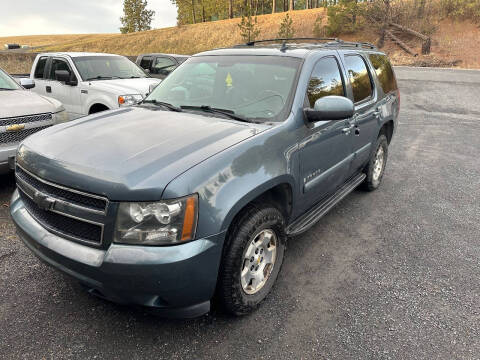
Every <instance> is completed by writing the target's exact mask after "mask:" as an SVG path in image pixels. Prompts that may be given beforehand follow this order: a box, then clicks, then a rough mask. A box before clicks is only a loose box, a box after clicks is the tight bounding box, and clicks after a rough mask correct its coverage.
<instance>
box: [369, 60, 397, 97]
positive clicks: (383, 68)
mask: <svg viewBox="0 0 480 360" xmlns="http://www.w3.org/2000/svg"><path fill="white" fill-rule="evenodd" d="M369 58H370V61H371V63H372V65H373V68H374V69H375V73H376V74H377V78H378V80H379V81H380V84H381V86H382V89H383V92H384V93H385V94H388V93H389V92H390V91H393V90H397V88H398V87H397V81H396V80H395V75H394V74H393V69H392V65H390V61H388V58H387V57H386V56H385V55H380V54H370V55H369Z"/></svg>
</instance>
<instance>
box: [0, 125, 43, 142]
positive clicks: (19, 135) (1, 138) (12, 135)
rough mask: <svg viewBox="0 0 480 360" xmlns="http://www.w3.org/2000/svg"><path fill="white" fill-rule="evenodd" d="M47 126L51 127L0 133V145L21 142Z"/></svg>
mask: <svg viewBox="0 0 480 360" xmlns="http://www.w3.org/2000/svg"><path fill="white" fill-rule="evenodd" d="M49 126H51V125H48V126H40V127H35V128H30V129H25V130H21V131H7V132H2V133H0V144H10V143H17V142H20V141H23V140H25V139H26V138H27V137H29V136H30V135H32V134H34V133H36V132H38V131H40V130H43V129H46V128H48V127H49Z"/></svg>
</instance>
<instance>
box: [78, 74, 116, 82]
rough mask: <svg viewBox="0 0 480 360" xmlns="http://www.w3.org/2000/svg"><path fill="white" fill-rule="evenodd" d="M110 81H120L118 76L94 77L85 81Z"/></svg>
mask: <svg viewBox="0 0 480 360" xmlns="http://www.w3.org/2000/svg"><path fill="white" fill-rule="evenodd" d="M111 79H121V77H118V76H103V75H98V76H95V77H91V78H88V79H87V80H85V81H92V80H111Z"/></svg>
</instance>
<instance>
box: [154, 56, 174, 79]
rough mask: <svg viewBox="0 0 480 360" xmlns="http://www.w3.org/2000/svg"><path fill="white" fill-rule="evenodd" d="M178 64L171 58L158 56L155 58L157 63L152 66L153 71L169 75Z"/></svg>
mask: <svg viewBox="0 0 480 360" xmlns="http://www.w3.org/2000/svg"><path fill="white" fill-rule="evenodd" d="M176 66H177V63H176V62H174V61H173V60H172V59H170V58H167V57H157V58H156V59H155V65H153V67H152V73H154V74H161V75H168V74H170V73H171V72H172V71H173V70H174V69H175V67H176Z"/></svg>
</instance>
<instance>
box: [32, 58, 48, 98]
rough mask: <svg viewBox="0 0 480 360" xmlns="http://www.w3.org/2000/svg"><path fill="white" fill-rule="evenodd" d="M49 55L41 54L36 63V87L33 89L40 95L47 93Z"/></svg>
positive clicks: (34, 71) (34, 76) (34, 78)
mask: <svg viewBox="0 0 480 360" xmlns="http://www.w3.org/2000/svg"><path fill="white" fill-rule="evenodd" d="M48 58H49V57H48V56H41V57H40V58H39V59H38V61H37V62H36V63H35V68H34V69H33V80H35V87H34V88H33V89H32V90H31V91H33V92H35V93H37V94H39V95H47V92H46V84H47V78H48V76H47V68H48V66H47V65H48Z"/></svg>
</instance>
